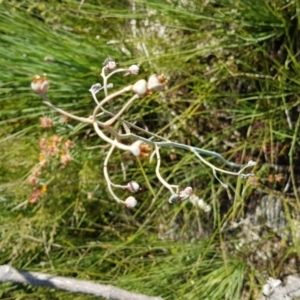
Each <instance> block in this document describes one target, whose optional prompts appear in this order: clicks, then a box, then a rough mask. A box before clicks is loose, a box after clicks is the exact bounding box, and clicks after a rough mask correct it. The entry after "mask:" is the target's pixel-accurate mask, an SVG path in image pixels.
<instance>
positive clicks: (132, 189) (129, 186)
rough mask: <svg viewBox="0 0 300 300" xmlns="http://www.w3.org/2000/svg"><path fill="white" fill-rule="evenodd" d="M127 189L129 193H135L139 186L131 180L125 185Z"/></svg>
mask: <svg viewBox="0 0 300 300" xmlns="http://www.w3.org/2000/svg"><path fill="white" fill-rule="evenodd" d="M127 189H128V191H129V192H131V193H136V192H138V191H139V190H140V185H139V184H138V183H137V182H136V181H134V180H132V181H130V182H129V183H128V184H127Z"/></svg>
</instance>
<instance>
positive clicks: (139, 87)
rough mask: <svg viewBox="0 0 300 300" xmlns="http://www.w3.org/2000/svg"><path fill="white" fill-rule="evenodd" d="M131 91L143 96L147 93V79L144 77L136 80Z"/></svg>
mask: <svg viewBox="0 0 300 300" xmlns="http://www.w3.org/2000/svg"><path fill="white" fill-rule="evenodd" d="M132 91H133V92H134V93H136V94H138V95H139V96H143V95H145V94H146V93H147V81H146V80H145V79H140V80H138V81H137V82H136V83H135V84H134V85H133V86H132Z"/></svg>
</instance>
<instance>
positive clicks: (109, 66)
mask: <svg viewBox="0 0 300 300" xmlns="http://www.w3.org/2000/svg"><path fill="white" fill-rule="evenodd" d="M103 67H104V69H105V71H108V72H111V71H113V70H114V69H115V68H116V67H117V64H116V62H115V60H114V59H113V58H111V57H108V58H106V59H105V61H104V62H103Z"/></svg>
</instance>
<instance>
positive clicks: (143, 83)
mask: <svg viewBox="0 0 300 300" xmlns="http://www.w3.org/2000/svg"><path fill="white" fill-rule="evenodd" d="M117 73H124V74H126V75H137V74H138V73H139V67H138V66H137V65H132V66H130V67H129V68H117V64H116V62H115V61H114V60H113V59H112V58H108V59H106V60H105V62H104V63H103V68H102V71H101V74H100V75H101V77H102V79H103V85H101V84H100V83H96V84H94V85H92V87H91V88H90V90H89V91H90V93H91V94H92V97H93V99H94V101H95V108H94V111H93V113H92V115H91V116H89V117H87V118H84V117H80V116H76V115H73V114H71V113H69V112H67V111H64V110H62V109H60V108H58V107H56V106H54V105H53V104H52V103H51V102H50V100H49V99H48V98H47V96H46V94H47V91H48V89H49V87H50V84H49V81H48V79H47V76H46V75H44V76H43V77H40V76H36V77H35V79H34V81H33V82H32V84H31V87H32V89H33V90H34V91H35V92H36V93H38V94H39V95H40V96H41V97H42V99H43V102H44V104H46V105H47V106H49V107H50V108H52V109H53V110H55V111H56V112H58V113H60V114H62V115H63V116H65V117H67V118H71V119H73V120H76V121H79V122H83V123H88V124H91V125H92V126H93V127H94V130H95V132H96V133H97V135H98V136H99V137H100V138H101V139H102V140H103V141H105V142H106V143H107V144H108V145H109V146H110V148H109V150H108V153H107V155H106V158H105V160H104V166H103V173H104V177H105V180H106V183H107V188H108V190H109V193H110V194H111V195H112V197H113V198H114V199H115V200H116V202H117V203H120V204H123V205H124V206H126V207H128V208H133V207H135V206H136V205H137V201H136V199H135V198H134V197H133V196H130V197H128V198H127V199H125V200H122V199H120V198H119V197H118V196H117V195H116V194H115V193H114V191H113V188H119V189H127V190H128V191H130V192H132V193H135V192H137V191H138V190H139V189H140V187H139V184H138V183H137V182H135V181H131V182H129V183H128V184H127V185H119V184H115V183H113V182H112V181H111V180H110V177H109V173H108V164H109V159H110V157H111V155H112V153H113V152H114V150H115V148H118V149H121V150H124V151H129V152H131V154H132V155H134V156H136V157H148V156H149V158H150V161H151V160H153V159H154V158H156V167H155V172H156V177H157V178H158V180H159V181H160V183H161V184H162V185H163V186H164V187H165V188H167V189H168V190H169V192H170V196H169V197H168V201H169V203H180V202H183V201H185V200H187V199H189V198H190V197H191V196H192V194H193V188H192V187H190V186H188V187H181V186H180V184H178V185H173V184H169V183H168V182H167V181H166V180H165V179H164V178H163V176H162V175H161V173H160V165H161V156H160V148H163V147H169V148H180V149H184V150H186V151H190V152H192V153H193V154H194V155H195V157H196V158H198V159H199V160H200V161H201V162H202V163H203V164H204V165H206V166H207V167H209V168H211V170H212V172H213V175H214V177H215V178H216V179H217V180H218V181H219V182H220V184H221V185H222V186H223V187H224V188H227V185H226V184H225V183H223V182H222V181H221V180H220V178H219V177H218V176H217V172H219V173H225V174H228V175H235V176H241V177H243V178H246V177H249V176H252V175H254V174H253V173H247V174H244V173H243V171H244V170H245V169H246V168H248V167H252V166H255V164H256V163H255V162H254V161H249V162H248V164H246V165H245V166H243V167H241V166H239V165H237V164H235V163H232V162H229V161H227V160H226V159H225V158H224V157H223V156H222V155H221V154H219V153H217V152H212V151H208V150H205V149H202V148H198V147H194V146H189V145H186V144H181V143H176V142H172V141H170V140H167V139H165V138H163V137H161V136H159V135H157V134H155V133H153V132H149V131H147V130H145V129H143V128H140V127H138V126H136V125H134V124H133V123H131V122H130V121H127V120H124V119H122V115H123V114H124V112H125V111H126V110H128V109H129V108H130V106H131V105H132V104H133V103H134V102H135V101H136V100H137V99H139V98H142V97H146V96H147V95H149V94H151V93H153V92H162V91H163V90H164V89H165V88H166V83H167V81H166V79H165V77H164V76H163V75H156V74H152V75H151V76H150V77H149V79H148V80H145V79H140V80H138V81H136V82H135V83H133V84H131V85H128V86H126V87H124V88H122V89H121V90H118V91H115V92H113V93H108V90H109V89H111V88H112V87H113V84H112V83H109V82H108V80H109V79H110V78H111V77H112V76H113V75H115V74H117ZM100 91H103V93H104V98H103V99H102V100H101V101H99V100H98V97H97V94H98V93H99V92H100ZM126 93H131V94H132V97H131V98H130V99H129V100H128V101H127V102H126V103H125V104H124V105H123V106H122V108H121V109H120V110H119V111H117V112H116V111H115V110H114V109H113V108H112V107H111V109H110V110H107V109H105V108H104V105H105V104H107V103H109V104H110V103H111V102H112V101H113V100H114V99H115V98H116V97H119V96H121V95H124V94H126ZM103 116H106V117H109V119H108V120H106V121H105V122H102V121H100V119H101V117H103ZM116 121H119V123H120V124H121V126H123V128H124V130H125V132H126V133H125V134H122V133H120V132H119V131H117V130H116V129H115V128H113V127H112V125H113V124H115V123H116ZM131 129H135V130H136V131H138V132H141V133H143V134H144V135H148V136H149V138H145V137H143V136H140V135H137V134H133V133H132V132H131ZM124 141H125V142H124ZM127 141H131V143H128V142H127ZM203 155H206V156H213V157H215V158H217V159H218V160H220V161H221V162H222V163H224V164H225V165H227V166H229V167H235V168H239V169H240V170H239V171H237V172H233V171H228V170H224V169H222V168H218V167H216V166H215V165H213V164H212V163H210V162H208V161H207V160H206V159H205V158H204V157H203Z"/></svg>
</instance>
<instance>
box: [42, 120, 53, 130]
mask: <svg viewBox="0 0 300 300" xmlns="http://www.w3.org/2000/svg"><path fill="white" fill-rule="evenodd" d="M40 124H41V127H42V128H45V129H46V128H51V127H53V124H54V121H53V120H52V119H51V118H49V117H40Z"/></svg>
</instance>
